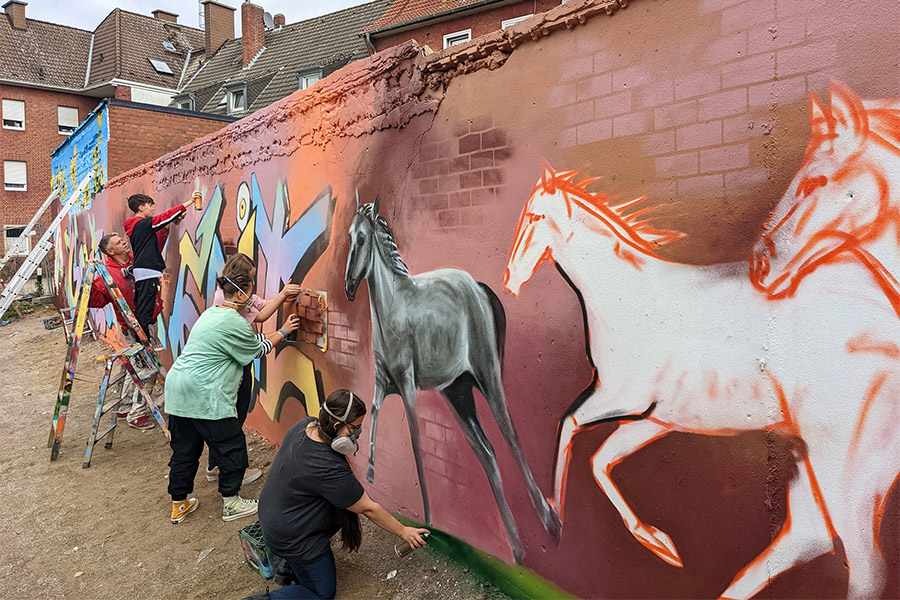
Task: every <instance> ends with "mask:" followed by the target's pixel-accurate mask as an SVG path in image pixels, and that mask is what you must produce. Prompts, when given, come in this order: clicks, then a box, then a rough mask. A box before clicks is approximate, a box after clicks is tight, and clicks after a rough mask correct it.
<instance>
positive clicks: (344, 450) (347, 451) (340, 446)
mask: <svg viewBox="0 0 900 600" xmlns="http://www.w3.org/2000/svg"><path fill="white" fill-rule="evenodd" d="M353 400H354V397H353V392H350V402H348V403H347V410H345V411H344V414H343V416H338V415H336V414H334V413H333V412H331V409H330V408H328V404H327V403H323V404H322V410H324V411H325V412H327V413H328V414H329V415H331V416H332V417H333V418H334V419H337V420H338V421H340V422H341V423H343V424H344V425H349V424H348V423H347V417H349V416H350V409H351V408H353ZM318 427H319V433H320V434H322V436H323V437H324V438H325V439H326V440H327V441H330V442H331V449H332V450H334V451H335V452H337V453H338V454H342V455H344V456H349V455H351V454H355V453H356V451H357V450H359V444H358V443H357V441H356V440H358V439H359V434H360V433H361V432H362V427H357V428H356V430H355V431H354V432H353V433H351V434H350V435H349V436H346V435H340V436H337V437H334V438H332V437H331V436H330V435H328V434H327V433H325V431H324V430H323V429H322V424H321V423H319V424H318ZM351 429H352V427H351Z"/></svg>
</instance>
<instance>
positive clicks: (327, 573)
mask: <svg viewBox="0 0 900 600" xmlns="http://www.w3.org/2000/svg"><path fill="white" fill-rule="evenodd" d="M289 564H290V565H291V568H292V569H293V570H294V574H295V575H296V576H297V580H298V581H299V582H300V583H298V584H297V585H289V586H287V587H283V588H280V589H277V590H275V591H273V592H269V598H271V599H272V600H281V599H284V600H291V599H297V598H299V599H303V600H318V599H320V598H321V599H327V600H330V599H331V598H334V595H335V593H337V569H336V568H335V566H334V554H333V553H332V552H331V547H330V546H329V547H328V552H326V553H325V556H323V557H322V558H320V559H319V560H317V561H316V562H312V563H295V562H291V563H289Z"/></svg>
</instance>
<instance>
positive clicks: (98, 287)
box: [88, 233, 163, 429]
mask: <svg viewBox="0 0 900 600" xmlns="http://www.w3.org/2000/svg"><path fill="white" fill-rule="evenodd" d="M99 247H100V252H102V253H103V254H104V255H105V256H106V260H105V261H104V263H105V265H106V270H107V271H109V274H110V276H112V279H113V281H115V282H116V286H117V287H118V288H119V291H120V292H121V293H122V297H123V298H124V299H125V303H126V304H128V307H129V308H131V310H132V311H134V284H133V283H132V280H131V277H130V276H129V275H127V274H126V273H127V272H128V271H129V270H130V269H131V268H132V265H133V264H134V257H133V256H132V254H131V251H130V250H129V248H128V243H127V242H126V241H125V239H124V238H122V236H120V235H119V234H118V233H108V234H106V235H104V236H103V237H102V238H101V239H100V244H99ZM123 271H124V272H123ZM107 304H112V305H113V308H114V310H115V313H116V320H117V321H118V322H119V329H120V330H121V331H122V335H123V336H124V337H125V340H126V341H127V342H128V343H129V344H140V343H141V342H140V339H139V338H138V335H137V333H135V332H134V331H133V330H132V329H131V327H130V326H129V324H128V319H126V318H125V315H123V314H122V313H121V312H119V310H118V308H117V307H116V303H115V301H114V299H113V297H112V295H111V294H110V293H109V290H108V289H107V288H106V284H105V283H103V278H102V277H100V276H99V275H98V276H97V277H95V278H94V283H93V285H91V295H90V298H89V299H88V306H90V307H91V308H103V307H104V306H106V305H107ZM162 307H163V304H162V297H161V296H160V295H159V294H156V299H155V301H154V306H153V320H154V321H155V320H156V317H157V316H159V313H161V312H162ZM121 368H122V369H123V370H124V368H125V367H121ZM148 368H149V365H148ZM146 390H147V393H148V394H149V393H151V392H152V391H153V385H152V384H151V385H148V386H147V388H146ZM117 416H118V418H119V419H125V420H127V421H128V425H130V426H131V427H134V428H136V429H152V428H153V427H155V426H156V421H155V420H153V419H152V418H151V417H150V409H149V408H148V407H147V403H146V401H144V398H143V396H141V395H140V393H138V391H137V388H136V387H135V385H134V382H133V381H132V380H131V378H130V377H125V378H124V379H123V380H122V402H121V404H119V408H118V414H117Z"/></svg>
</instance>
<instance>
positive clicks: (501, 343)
mask: <svg viewBox="0 0 900 600" xmlns="http://www.w3.org/2000/svg"><path fill="white" fill-rule="evenodd" d="M478 285H480V286H481V289H483V290H484V293H485V294H486V295H487V298H488V302H490V304H491V312H492V313H494V337H495V338H496V339H497V357H498V358H499V359H500V370H501V372H502V370H503V354H504V351H505V348H506V310H504V308H503V303H502V302H500V298H498V297H497V294H495V293H494V290H492V289H491V288H490V287H489V286H488V285H487V284H486V283H481V282H480V281H479V282H478Z"/></svg>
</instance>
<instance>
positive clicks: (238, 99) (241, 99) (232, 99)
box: [228, 87, 247, 115]
mask: <svg viewBox="0 0 900 600" xmlns="http://www.w3.org/2000/svg"><path fill="white" fill-rule="evenodd" d="M244 110H247V88H245V87H242V88H237V89H233V90H228V114H229V115H231V114H234V113H237V112H241V111H244Z"/></svg>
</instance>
